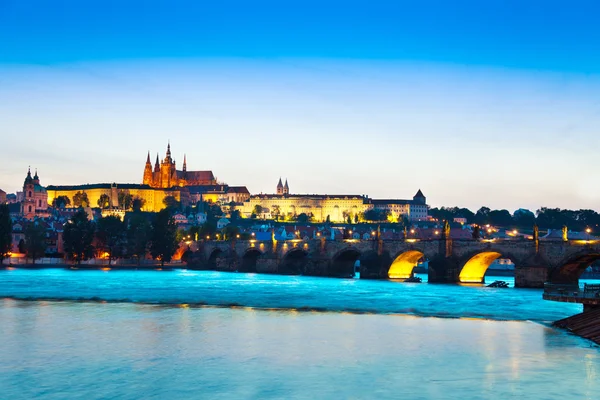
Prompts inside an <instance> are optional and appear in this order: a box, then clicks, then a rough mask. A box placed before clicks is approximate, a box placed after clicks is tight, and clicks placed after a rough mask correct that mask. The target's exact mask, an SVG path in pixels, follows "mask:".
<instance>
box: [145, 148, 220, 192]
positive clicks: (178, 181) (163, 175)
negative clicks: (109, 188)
mask: <svg viewBox="0 0 600 400" xmlns="http://www.w3.org/2000/svg"><path fill="white" fill-rule="evenodd" d="M142 183H143V184H144V185H148V186H150V187H153V188H162V189H168V188H172V187H175V186H180V187H187V186H210V185H216V184H217V180H216V179H215V177H214V175H213V173H212V171H188V170H187V165H186V159H185V155H184V156H183V169H182V170H181V171H179V170H177V167H176V164H175V160H173V158H172V157H171V144H168V145H167V155H166V156H165V158H164V159H163V160H162V161H161V162H159V158H158V154H156V162H155V164H154V170H153V169H152V164H151V163H150V152H148V158H147V159H146V166H145V167H144V179H143V182H142Z"/></svg>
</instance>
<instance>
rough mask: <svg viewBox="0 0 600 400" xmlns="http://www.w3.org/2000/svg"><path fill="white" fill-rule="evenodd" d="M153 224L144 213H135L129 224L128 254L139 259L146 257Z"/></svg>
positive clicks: (127, 232) (127, 233)
mask: <svg viewBox="0 0 600 400" xmlns="http://www.w3.org/2000/svg"><path fill="white" fill-rule="evenodd" d="M151 231H152V226H151V225H150V222H149V221H148V219H147V218H146V216H145V215H144V214H137V213H134V214H132V215H131V217H130V218H129V221H128V224H127V231H126V235H127V254H128V255H129V256H130V257H134V258H136V259H137V260H138V264H139V262H140V260H141V259H143V258H144V257H146V254H147V253H148V247H149V242H150V235H151Z"/></svg>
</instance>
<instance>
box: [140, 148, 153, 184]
mask: <svg viewBox="0 0 600 400" xmlns="http://www.w3.org/2000/svg"><path fill="white" fill-rule="evenodd" d="M142 183H143V184H144V185H152V163H151V162H150V152H148V157H147V158H146V166H145V167H144V180H143V181H142Z"/></svg>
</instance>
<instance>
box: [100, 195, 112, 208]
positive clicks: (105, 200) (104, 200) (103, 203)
mask: <svg viewBox="0 0 600 400" xmlns="http://www.w3.org/2000/svg"><path fill="white" fill-rule="evenodd" d="M98 207H100V208H102V209H106V208H109V207H110V197H108V195H107V194H106V193H102V194H101V195H100V198H99V199H98Z"/></svg>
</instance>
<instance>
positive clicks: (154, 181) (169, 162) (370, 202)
mask: <svg viewBox="0 0 600 400" xmlns="http://www.w3.org/2000/svg"><path fill="white" fill-rule="evenodd" d="M77 194H79V196H78V198H81V196H82V195H85V197H86V198H87V200H86V206H87V207H92V208H93V207H100V206H101V205H103V207H106V206H107V205H108V207H109V208H111V209H114V208H122V209H126V208H127V207H125V206H123V204H120V202H119V200H118V199H120V198H123V197H124V196H123V195H127V196H129V198H130V199H139V200H141V203H142V211H150V212H157V211H160V210H161V209H163V208H164V207H165V199H166V198H167V197H172V198H174V199H175V200H177V201H180V202H181V204H182V205H183V206H188V205H193V204H196V203H197V202H199V201H208V202H213V203H217V204H220V205H222V206H228V205H230V204H232V203H235V208H236V209H237V210H239V211H240V212H241V214H242V216H243V217H251V216H252V215H253V214H256V216H257V217H261V218H274V219H275V218H276V219H285V218H294V217H295V216H298V215H300V214H306V215H307V216H309V217H311V218H312V220H313V221H314V222H324V221H327V220H329V221H331V222H346V221H347V220H348V219H351V220H353V221H354V220H355V219H359V218H360V216H362V215H364V213H365V212H367V211H369V210H379V211H385V212H386V214H387V215H388V219H389V220H390V221H398V220H400V219H402V218H408V219H410V220H425V219H427V204H426V198H425V196H424V195H423V193H422V192H421V191H420V190H419V191H418V192H417V194H415V196H414V197H413V199H412V200H395V199H391V200H377V199H371V198H369V197H368V196H365V195H356V194H349V195H326V194H325V195H322V194H291V193H290V186H289V183H288V180H287V179H286V180H285V184H284V183H283V182H282V180H281V178H279V182H278V183H277V187H276V189H275V193H274V194H258V195H252V196H251V195H250V192H249V191H248V189H247V188H246V187H245V186H229V185H227V184H224V183H219V182H217V179H216V178H215V176H214V175H213V173H212V171H188V170H187V160H186V156H185V155H184V156H183V165H182V169H181V170H178V169H177V164H176V162H175V160H174V159H173V157H172V155H171V145H170V144H168V145H167V152H166V155H165V158H164V159H162V160H160V158H159V156H158V154H157V156H156V162H155V163H154V166H152V163H151V162H150V153H149V152H148V155H147V157H146V164H145V166H144V173H143V176H142V183H141V184H116V183H98V184H88V185H72V186H48V187H47V188H44V187H42V186H41V185H40V182H39V177H38V175H37V171H36V174H35V176H34V177H32V176H31V172H28V173H27V178H26V179H25V184H24V187H23V196H22V197H23V198H22V213H23V214H24V215H26V216H29V218H33V217H34V216H41V215H43V214H45V213H46V212H47V208H48V204H52V203H53V201H54V200H55V199H57V198H58V197H67V198H68V199H69V202H70V206H72V207H74V206H76V205H75V204H74V203H75V202H74V198H75V196H76V195H77ZM106 199H109V200H108V202H107V200H106ZM257 210H259V212H258V213H257ZM258 214H260V215H258Z"/></svg>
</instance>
